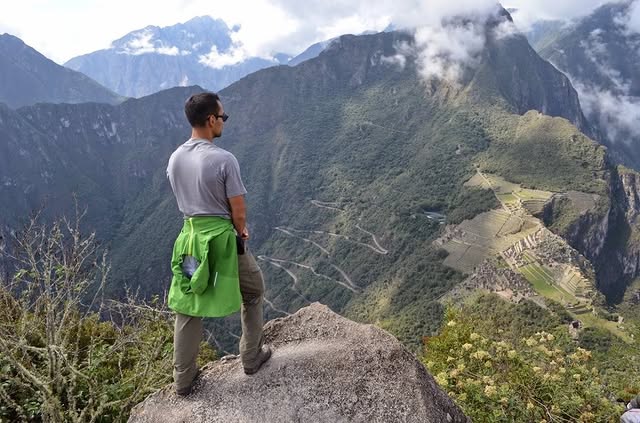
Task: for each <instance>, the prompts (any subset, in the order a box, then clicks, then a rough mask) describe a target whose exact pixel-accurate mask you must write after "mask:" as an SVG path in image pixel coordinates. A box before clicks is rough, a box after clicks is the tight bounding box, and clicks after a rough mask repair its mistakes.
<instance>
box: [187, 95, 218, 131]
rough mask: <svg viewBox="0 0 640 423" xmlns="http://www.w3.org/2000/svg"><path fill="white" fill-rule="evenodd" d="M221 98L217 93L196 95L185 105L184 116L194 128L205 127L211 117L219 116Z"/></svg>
mask: <svg viewBox="0 0 640 423" xmlns="http://www.w3.org/2000/svg"><path fill="white" fill-rule="evenodd" d="M219 101H220V97H219V96H218V94H216V93H209V92H206V93H199V94H194V95H192V96H191V97H189V98H188V99H187V101H186V102H185V103H184V114H185V115H186V116H187V120H188V121H189V123H190V124H191V127H192V128H200V127H202V126H204V124H205V123H206V122H207V119H208V118H209V116H211V115H217V114H218V112H219V111H220V105H219V103H218V102H219Z"/></svg>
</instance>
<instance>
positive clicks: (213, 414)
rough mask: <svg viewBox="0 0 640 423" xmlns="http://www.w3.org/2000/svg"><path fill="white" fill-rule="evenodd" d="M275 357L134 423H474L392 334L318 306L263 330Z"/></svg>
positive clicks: (157, 407)
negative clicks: (248, 373)
mask: <svg viewBox="0 0 640 423" xmlns="http://www.w3.org/2000/svg"><path fill="white" fill-rule="evenodd" d="M265 336H266V339H267V342H268V343H269V344H271V346H272V349H273V356H272V357H271V360H269V361H268V362H267V363H265V365H264V366H263V368H262V369H261V370H260V371H259V372H258V373H256V374H255V375H252V376H246V375H245V374H244V372H243V371H242V365H241V363H240V360H239V358H237V357H235V356H230V357H226V358H223V359H221V360H219V361H217V362H214V363H210V364H208V365H207V366H205V368H204V369H203V373H202V377H201V378H200V379H199V381H198V383H197V384H196V387H195V391H194V392H193V393H192V394H191V395H189V396H188V397H186V398H180V397H178V396H177V395H175V393H174V392H173V389H172V387H171V386H167V387H165V388H163V389H162V390H160V391H159V392H157V393H155V394H153V395H151V396H149V397H148V398H147V399H146V400H145V401H144V402H142V403H141V404H139V405H138V406H136V407H135V408H134V410H133V411H132V413H131V417H130V419H129V422H131V423H147V422H148V423H160V422H185V423H186V422H227V423H229V422H252V423H253V422H278V423H284V422H421V423H426V422H433V423H443V422H470V420H469V419H468V418H467V417H466V416H465V415H464V414H463V413H462V411H461V410H460V409H459V408H458V407H457V406H456V405H455V404H454V402H453V401H452V400H451V399H450V398H449V397H448V396H447V395H446V394H445V393H444V392H443V391H442V390H441V389H440V388H439V387H438V385H437V384H436V383H435V381H434V380H433V378H432V377H431V375H430V374H429V373H428V372H427V371H426V370H425V368H424V366H423V365H422V364H421V363H420V362H419V361H418V360H417V359H416V357H415V356H414V355H413V354H411V353H410V352H409V351H408V350H407V349H405V348H404V346H403V345H402V344H401V343H400V342H399V341H398V340H397V339H396V338H394V337H393V336H392V335H390V334H389V333H387V332H385V331H383V330H381V329H379V328H377V327H375V326H373V325H363V324H359V323H355V322H353V321H350V320H348V319H345V318H344V317H341V316H339V315H338V314H336V313H334V312H332V311H331V310H329V308H328V307H326V306H324V305H321V304H318V303H315V304H312V305H310V306H308V307H305V308H303V309H301V310H299V311H298V312H297V313H296V314H293V315H291V316H288V317H285V318H281V319H276V320H273V321H271V322H269V323H267V325H266V326H265Z"/></svg>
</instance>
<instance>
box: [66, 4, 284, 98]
mask: <svg viewBox="0 0 640 423" xmlns="http://www.w3.org/2000/svg"><path fill="white" fill-rule="evenodd" d="M237 30H238V28H229V27H228V26H227V25H226V24H225V23H224V22H223V21H222V20H219V19H213V18H211V17H209V16H201V17H197V18H193V19H191V20H190V21H187V22H185V23H181V24H177V25H173V26H169V27H162V28H160V27H157V26H147V27H146V28H143V29H140V30H136V31H133V32H131V33H129V34H127V35H125V36H124V37H122V38H120V39H118V40H116V41H114V42H113V43H112V45H111V47H109V48H108V49H104V50H99V51H96V52H93V53H89V54H85V55H82V56H78V57H74V58H72V59H71V60H69V61H68V62H67V63H65V66H67V67H69V68H71V69H75V70H77V71H80V72H83V73H85V74H87V75H89V76H91V77H92V78H94V79H95V80H96V81H98V82H100V83H101V84H103V85H105V86H106V87H109V88H110V89H112V90H114V91H115V92H118V93H120V94H121V95H125V96H129V97H141V96H144V95H149V94H152V93H155V92H158V91H161V90H164V89H167V88H171V87H177V86H187V85H200V86H202V87H205V88H207V89H210V90H213V91H218V90H219V89H221V88H223V87H226V86H227V85H229V84H231V83H232V82H235V81H237V80H238V79H240V78H242V77H243V76H245V75H248V74H250V73H252V72H255V71H257V70H259V69H262V68H266V67H269V66H276V65H278V64H280V61H279V60H287V59H288V56H286V57H285V56H283V55H276V56H275V57H274V58H272V59H263V58H259V57H243V56H242V53H241V52H240V51H239V50H238V46H237V45H236V44H234V42H233V40H232V35H233V33H234V32H236V31H237ZM285 63H286V62H285Z"/></svg>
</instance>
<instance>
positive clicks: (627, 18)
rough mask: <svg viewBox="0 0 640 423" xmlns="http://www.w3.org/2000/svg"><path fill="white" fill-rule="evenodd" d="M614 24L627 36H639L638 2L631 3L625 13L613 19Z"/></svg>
mask: <svg viewBox="0 0 640 423" xmlns="http://www.w3.org/2000/svg"><path fill="white" fill-rule="evenodd" d="M615 22H616V23H617V24H618V25H620V26H621V27H622V30H623V31H624V33H625V34H626V35H628V36H631V35H634V34H640V1H638V0H635V1H633V2H632V3H631V4H630V5H629V8H628V10H627V11H626V13H622V14H620V15H618V16H616V17H615Z"/></svg>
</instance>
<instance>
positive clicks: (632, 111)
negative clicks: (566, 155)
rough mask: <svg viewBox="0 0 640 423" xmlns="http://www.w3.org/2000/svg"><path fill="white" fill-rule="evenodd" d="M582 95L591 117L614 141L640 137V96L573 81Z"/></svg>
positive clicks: (585, 107)
mask: <svg viewBox="0 0 640 423" xmlns="http://www.w3.org/2000/svg"><path fill="white" fill-rule="evenodd" d="M572 82H573V85H574V86H575V88H576V90H577V91H578V93H579V95H580V104H581V105H582V108H583V109H584V112H585V114H586V115H587V116H589V117H590V118H591V119H596V120H597V122H598V123H599V125H600V127H601V128H603V129H604V130H605V131H606V132H607V136H608V138H609V139H610V140H611V141H613V142H626V143H629V142H631V139H630V136H631V137H633V138H636V139H637V138H638V137H640V98H638V97H633V96H628V95H620V94H619V93H614V92H612V91H610V90H606V89H603V88H599V87H597V86H594V85H587V84H583V83H581V82H579V81H577V80H574V81H572Z"/></svg>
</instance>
